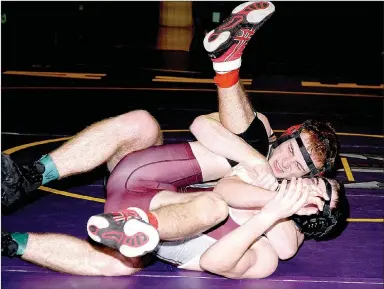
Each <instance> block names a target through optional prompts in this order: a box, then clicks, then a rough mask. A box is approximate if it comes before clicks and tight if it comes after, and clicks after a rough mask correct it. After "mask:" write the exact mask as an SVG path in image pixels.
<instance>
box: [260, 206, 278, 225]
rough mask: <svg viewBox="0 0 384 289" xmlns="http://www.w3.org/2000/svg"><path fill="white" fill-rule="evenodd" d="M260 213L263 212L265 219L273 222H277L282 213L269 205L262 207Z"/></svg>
mask: <svg viewBox="0 0 384 289" xmlns="http://www.w3.org/2000/svg"><path fill="white" fill-rule="evenodd" d="M259 214H261V215H262V216H263V218H264V219H267V220H269V221H270V222H271V223H275V222H277V221H278V220H280V219H281V217H280V214H279V212H278V211H277V210H273V209H270V208H268V207H264V208H262V209H261V210H260V212H259Z"/></svg>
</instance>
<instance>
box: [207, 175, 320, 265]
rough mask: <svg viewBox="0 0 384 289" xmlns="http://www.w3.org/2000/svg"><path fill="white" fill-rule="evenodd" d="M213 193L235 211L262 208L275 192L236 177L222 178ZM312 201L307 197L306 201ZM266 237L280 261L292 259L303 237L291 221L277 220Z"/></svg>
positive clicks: (311, 198)
mask: <svg viewBox="0 0 384 289" xmlns="http://www.w3.org/2000/svg"><path fill="white" fill-rule="evenodd" d="M214 191H215V192H216V193H217V194H219V195H221V196H222V197H223V199H224V200H225V201H226V202H227V204H228V205H229V206H230V207H233V208H237V209H252V208H262V207H264V205H265V204H266V203H267V202H268V201H269V200H271V199H272V198H274V197H275V196H276V192H274V191H270V190H266V189H262V188H260V187H255V186H253V185H249V184H247V183H245V182H243V181H242V180H240V179H239V178H238V177H237V176H230V177H224V178H223V179H221V180H220V181H219V182H218V183H217V185H216V187H215V188H214ZM310 200H313V197H309V198H308V201H310ZM266 236H267V238H268V240H269V241H270V243H271V245H272V247H273V248H274V249H275V251H276V253H277V255H278V256H279V258H280V259H281V260H286V259H289V258H291V257H293V256H294V255H295V254H296V252H297V250H298V249H299V247H300V246H301V244H302V242H303V241H304V238H303V235H302V234H299V233H298V232H297V230H296V228H295V224H294V222H293V221H290V220H288V219H282V220H278V221H277V222H276V223H275V224H274V225H273V226H271V228H269V230H268V231H267V232H266Z"/></svg>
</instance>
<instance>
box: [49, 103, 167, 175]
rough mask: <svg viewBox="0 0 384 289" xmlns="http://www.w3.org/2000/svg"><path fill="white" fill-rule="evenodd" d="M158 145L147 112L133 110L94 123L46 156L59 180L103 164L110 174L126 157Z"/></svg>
mask: <svg viewBox="0 0 384 289" xmlns="http://www.w3.org/2000/svg"><path fill="white" fill-rule="evenodd" d="M160 142H161V132H160V128H159V125H158V123H157V122H156V120H155V119H154V118H153V117H152V116H151V115H150V114H149V113H148V112H146V111H143V110H137V111H132V112H128V113H126V114H123V115H120V116H117V117H113V118H109V119H105V120H103V121H100V122H97V123H94V124H93V125H91V126H89V127H88V128H86V129H84V130H83V131H81V132H80V133H78V134H77V135H76V136H75V137H74V138H72V139H71V140H69V141H68V142H66V143H65V144H64V145H62V146H61V147H59V148H58V149H56V150H54V151H52V152H51V153H50V154H49V155H50V156H51V158H52V160H53V162H54V163H55V165H56V168H57V170H58V172H59V175H60V178H65V177H67V176H70V175H74V174H79V173H83V172H87V171H90V170H92V169H94V168H96V167H97V166H99V165H101V164H103V163H105V162H107V161H108V168H109V169H110V170H111V169H113V168H114V166H115V165H116V164H117V163H118V162H119V161H120V159H121V158H122V157H123V156H124V155H126V154H127V153H129V152H132V151H136V150H140V149H144V148H147V147H149V146H152V145H156V144H159V143H160Z"/></svg>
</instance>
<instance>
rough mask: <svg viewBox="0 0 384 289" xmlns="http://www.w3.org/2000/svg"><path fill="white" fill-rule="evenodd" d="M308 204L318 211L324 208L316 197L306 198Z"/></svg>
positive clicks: (322, 203)
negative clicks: (315, 207) (314, 206)
mask: <svg viewBox="0 0 384 289" xmlns="http://www.w3.org/2000/svg"><path fill="white" fill-rule="evenodd" d="M308 203H309V204H314V205H316V206H317V208H318V209H319V211H321V212H322V211H323V208H324V202H323V201H322V200H321V199H320V198H318V197H309V198H308Z"/></svg>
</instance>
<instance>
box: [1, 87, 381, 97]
mask: <svg viewBox="0 0 384 289" xmlns="http://www.w3.org/2000/svg"><path fill="white" fill-rule="evenodd" d="M1 89H2V90H10V89H13V90H32V89H35V90H37V89H39V90H136V91H204V92H216V89H212V88H174V87H173V88H166V87H97V86H93V87H92V86H68V87H64V86H51V87H48V86H20V87H17V86H8V87H7V86H3V87H2V88H1ZM244 91H245V92H247V93H266V94H295V95H325V96H348V97H368V98H383V96H382V95H374V94H359V93H333V92H309V91H280V90H253V89H245V90H244Z"/></svg>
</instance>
